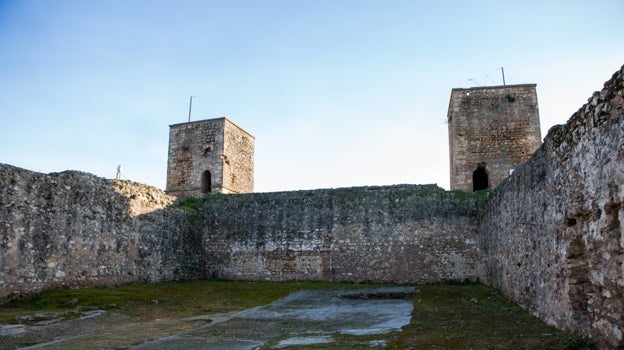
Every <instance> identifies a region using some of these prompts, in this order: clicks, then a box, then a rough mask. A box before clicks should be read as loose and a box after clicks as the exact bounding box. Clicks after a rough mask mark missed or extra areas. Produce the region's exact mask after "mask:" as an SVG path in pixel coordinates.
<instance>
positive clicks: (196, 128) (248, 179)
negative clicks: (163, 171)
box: [166, 118, 255, 198]
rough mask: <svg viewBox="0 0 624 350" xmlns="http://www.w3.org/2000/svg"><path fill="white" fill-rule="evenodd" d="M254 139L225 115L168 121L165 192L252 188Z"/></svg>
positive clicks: (180, 195)
mask: <svg viewBox="0 0 624 350" xmlns="http://www.w3.org/2000/svg"><path fill="white" fill-rule="evenodd" d="M254 143H255V138H254V137H253V136H252V135H251V134H250V133H248V132H247V131H245V130H243V129H242V128H241V127H239V126H238V125H236V124H234V123H233V122H231V121H230V120H228V119H227V118H216V119H207V120H200V121H194V122H189V123H181V124H174V125H170V126H169V158H168V161H167V188H166V192H167V193H168V194H170V195H173V196H177V197H178V198H185V197H190V196H193V197H202V196H204V195H206V194H207V193H248V192H253V189H254Z"/></svg>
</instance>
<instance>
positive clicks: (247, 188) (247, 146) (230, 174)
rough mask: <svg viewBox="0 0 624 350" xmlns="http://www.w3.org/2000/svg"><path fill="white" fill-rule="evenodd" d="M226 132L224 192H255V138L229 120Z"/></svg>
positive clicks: (226, 124)
mask: <svg viewBox="0 0 624 350" xmlns="http://www.w3.org/2000/svg"><path fill="white" fill-rule="evenodd" d="M224 133H225V136H224V154H225V156H226V159H225V160H224V164H223V192H224V193H250V192H253V190H254V147H255V145H254V143H255V140H254V138H253V136H251V135H249V134H248V133H247V132H245V131H244V130H242V129H241V128H239V127H238V126H236V125H235V124H233V123H231V122H229V121H228V120H226V123H225V131H224Z"/></svg>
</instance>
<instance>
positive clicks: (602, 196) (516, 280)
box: [480, 67, 624, 349]
mask: <svg viewBox="0 0 624 350" xmlns="http://www.w3.org/2000/svg"><path fill="white" fill-rule="evenodd" d="M623 112H624V67H622V69H621V70H620V71H618V72H617V73H616V74H614V76H613V78H612V79H611V80H609V81H608V82H606V83H605V85H604V88H603V89H602V91H600V92H596V93H594V95H593V96H592V97H591V98H590V99H589V100H588V103H587V104H585V105H584V106H583V107H581V109H579V110H578V112H576V113H575V114H574V115H573V116H572V117H571V119H570V120H569V121H568V123H567V124H566V125H562V126H556V127H553V128H552V129H551V130H550V131H549V133H548V136H547V137H546V138H545V140H544V144H543V145H542V146H541V148H540V149H539V150H538V151H537V152H536V153H535V154H534V155H533V156H532V158H531V159H530V160H529V161H528V162H526V163H524V164H523V165H522V166H521V167H519V168H517V169H516V171H515V172H514V174H513V175H512V176H511V177H510V178H509V179H508V180H507V181H505V182H503V183H502V184H501V185H500V186H499V187H498V188H497V189H496V191H495V192H494V193H493V195H492V197H491V199H490V200H489V202H488V205H487V210H486V212H485V215H484V218H483V220H482V223H481V228H480V231H481V234H482V238H481V249H482V252H483V254H484V259H485V261H484V264H483V266H484V267H485V269H484V270H483V271H481V273H480V277H481V279H482V280H483V281H485V282H487V283H489V284H492V285H493V286H495V287H497V288H500V289H501V290H503V291H504V292H505V294H507V295H508V296H510V297H512V298H513V299H515V300H516V301H518V302H519V303H520V304H522V305H523V306H524V307H526V308H528V309H530V310H531V311H533V312H534V313H535V314H536V315H538V316H539V317H540V318H542V319H544V320H546V321H548V322H549V323H551V324H554V325H556V326H558V327H560V328H565V329H569V330H571V331H573V332H577V333H581V334H585V335H586V336H589V337H591V338H592V339H593V340H595V341H597V342H598V343H599V344H600V345H601V346H602V347H604V348H618V349H619V348H624V267H623V266H624V228H623V227H622V224H621V223H622V221H623V220H624V211H623V208H622V200H623V198H624V113H623Z"/></svg>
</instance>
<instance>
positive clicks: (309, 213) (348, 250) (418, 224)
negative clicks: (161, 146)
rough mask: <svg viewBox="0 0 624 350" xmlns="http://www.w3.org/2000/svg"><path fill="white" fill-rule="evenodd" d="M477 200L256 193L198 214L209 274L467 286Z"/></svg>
mask: <svg viewBox="0 0 624 350" xmlns="http://www.w3.org/2000/svg"><path fill="white" fill-rule="evenodd" d="M478 200H480V199H479V198H477V197H474V196H471V195H466V194H452V193H447V192H445V191H443V190H442V189H440V188H437V187H436V186H390V187H375V188H366V187H364V188H352V189H337V190H316V191H297V192H285V193H268V194H264V193H256V194H248V195H232V196H224V197H221V198H211V199H210V200H209V201H208V202H207V203H206V205H205V206H204V207H203V208H202V215H203V219H202V220H201V221H202V222H203V226H202V228H201V229H202V231H203V237H204V243H203V247H204V259H205V263H204V266H205V268H206V274H207V276H208V277H218V278H235V279H271V280H325V281H353V282H362V281H375V282H397V283H431V282H439V281H447V280H464V279H469V280H474V279H475V277H476V276H475V271H476V269H477V265H478V264H479V263H480V261H481V260H480V256H479V251H478V248H477V247H478V240H477V234H476V231H475V227H476V215H475V213H476V209H475V208H476V202H477V201H478Z"/></svg>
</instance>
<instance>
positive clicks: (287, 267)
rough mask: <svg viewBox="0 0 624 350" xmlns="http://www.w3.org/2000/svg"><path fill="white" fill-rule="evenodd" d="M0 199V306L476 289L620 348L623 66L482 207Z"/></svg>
mask: <svg viewBox="0 0 624 350" xmlns="http://www.w3.org/2000/svg"><path fill="white" fill-rule="evenodd" d="M199 144H200V145H201V143H199ZM200 156H201V154H200ZM486 161H487V160H486ZM0 185H1V186H0V300H7V299H11V298H14V297H16V296H19V295H25V294H31V293H35V292H37V291H41V290H43V289H47V288H52V287H60V286H63V287H85V286H94V285H110V284H117V283H125V282H132V281H144V280H148V281H157V280H172V279H194V278H210V277H216V278H236V279H268V280H276V281H277V280H298V279H300V280H326V281H378V282H381V281H383V282H401V283H428V282H439V281H451V280H464V279H469V280H476V279H479V280H480V281H482V282H484V283H486V284H488V285H492V286H495V287H497V288H499V289H500V290H501V291H502V292H503V293H504V294H505V295H507V296H508V297H510V298H512V299H513V300H515V301H517V302H518V303H519V304H521V305H522V306H523V307H525V308H526V309H528V310H530V311H531V312H532V313H533V314H535V315H536V316H538V317H540V318H541V319H542V320H544V321H546V322H548V323H550V324H553V325H556V326H557V327H559V328H562V329H567V330H570V331H572V332H575V333H579V334H583V335H585V336H587V337H589V338H590V339H592V340H593V341H595V342H596V343H597V344H598V345H599V346H600V347H601V348H602V349H622V348H624V294H623V291H624V225H622V222H623V221H624V206H623V205H622V201H623V199H624V67H622V68H621V69H620V70H619V71H617V72H616V73H615V74H614V76H613V77H612V79H611V80H609V81H607V82H606V83H605V85H604V88H603V89H602V90H601V91H599V92H596V93H594V95H593V96H592V97H591V98H590V99H589V100H588V103H587V104H585V105H583V106H582V107H581V108H580V109H579V110H578V112H577V113H575V114H574V115H573V116H572V117H571V119H570V120H569V121H568V123H567V124H566V125H562V126H556V127H553V128H552V129H551V130H550V131H549V133H548V135H547V136H546V138H545V139H544V143H543V144H542V145H541V146H540V147H539V148H538V150H537V151H536V152H535V153H534V154H533V155H532V156H531V157H530V159H529V160H528V161H526V162H525V163H522V164H521V165H519V166H517V167H516V170H515V171H514V173H513V174H512V175H511V176H509V177H507V179H505V180H503V181H502V182H501V183H500V184H499V185H498V186H497V188H496V189H494V191H493V192H492V193H491V194H490V195H489V197H488V196H487V193H485V192H477V193H472V192H464V191H443V190H441V189H440V188H438V187H437V186H435V185H400V186H384V187H361V188H347V189H334V190H315V191H293V192H278V193H248V194H233V195H228V196H208V197H207V198H206V199H205V200H202V201H201V204H200V205H198V206H197V207H195V208H190V209H189V208H187V210H188V211H187V210H182V209H180V208H175V207H171V206H170V203H172V202H173V200H174V199H173V197H169V196H166V195H164V193H162V191H160V190H158V189H154V188H149V187H146V186H143V185H140V184H133V183H128V182H125V181H113V180H106V179H102V178H99V177H96V176H93V175H90V174H85V173H80V172H63V173H53V174H39V173H35V172H32V171H28V170H24V169H19V168H16V167H12V166H10V165H2V164H0Z"/></svg>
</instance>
